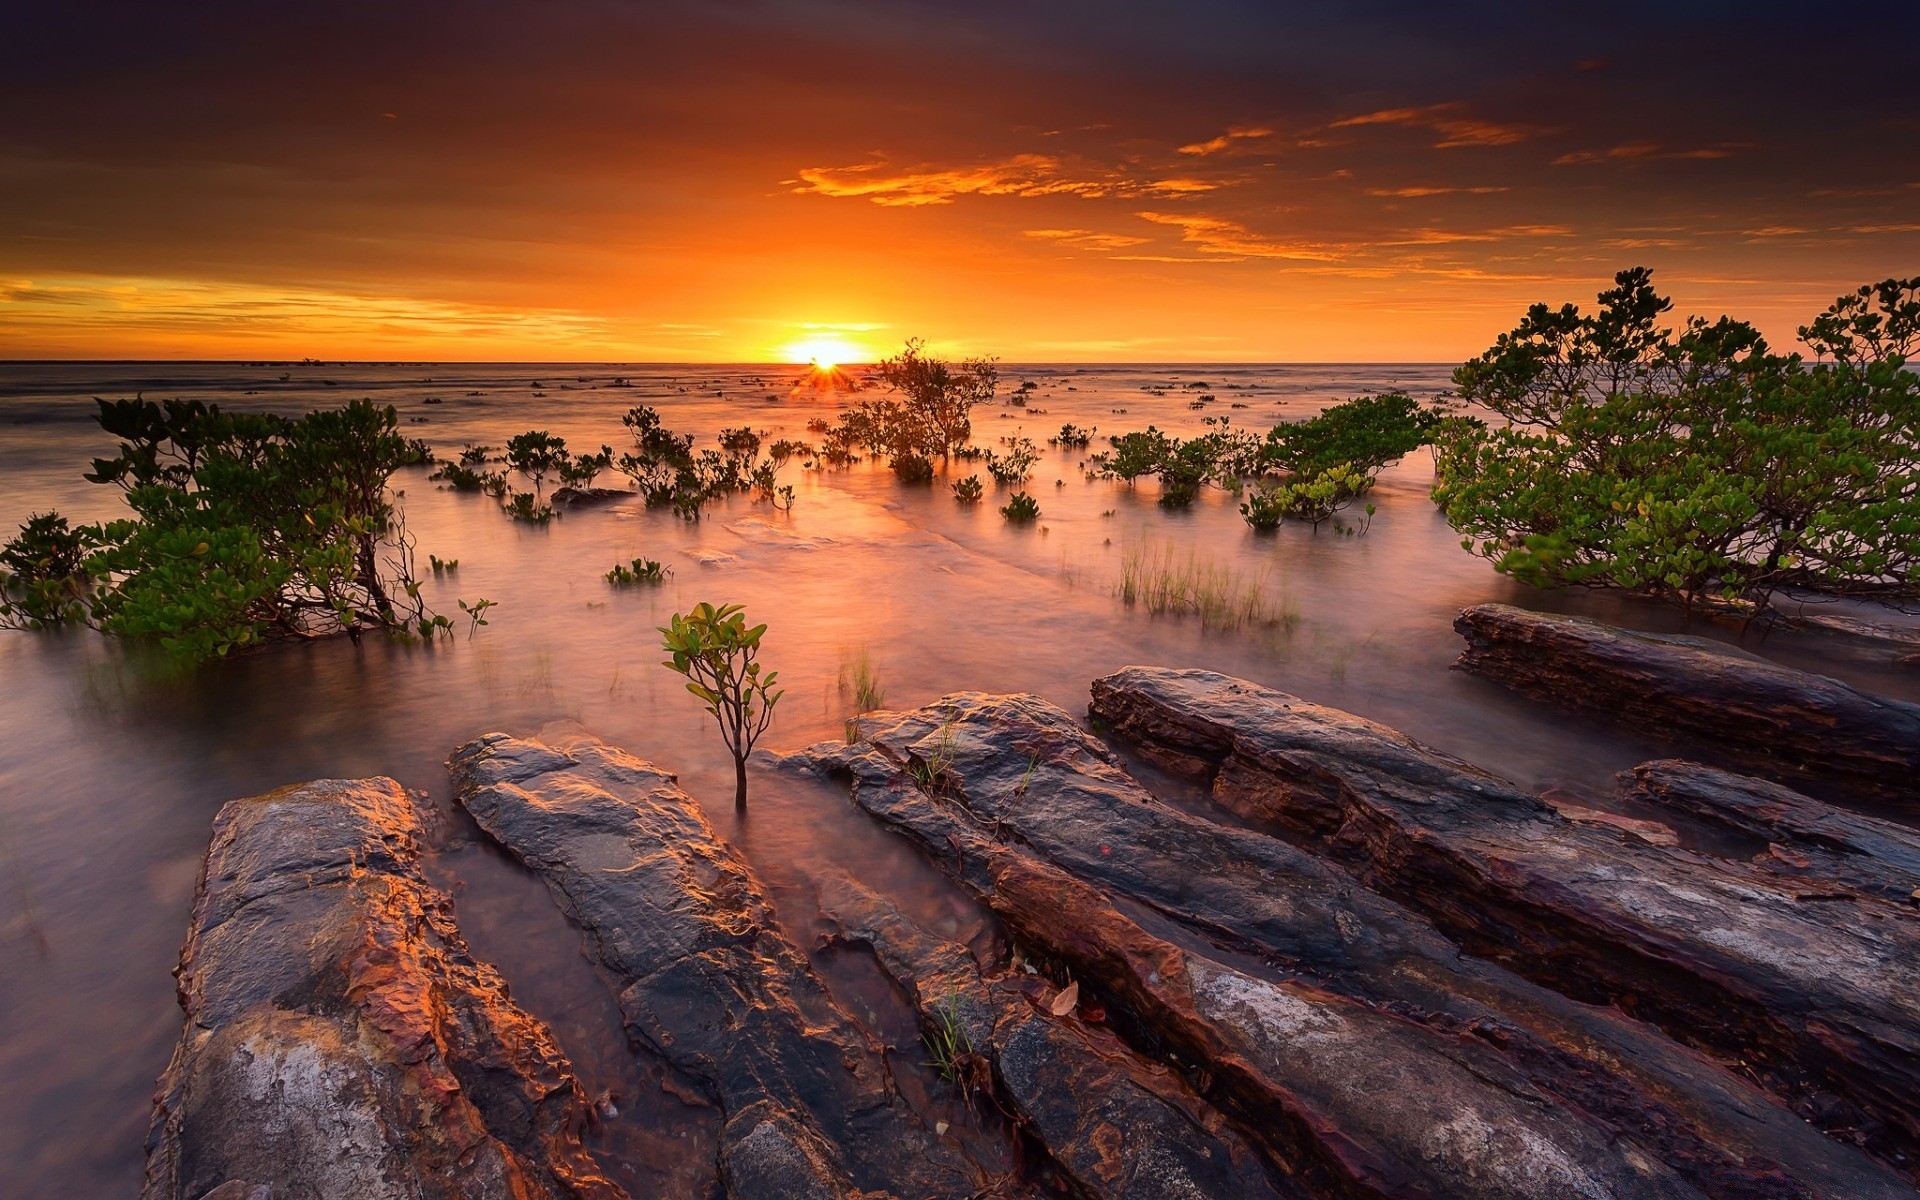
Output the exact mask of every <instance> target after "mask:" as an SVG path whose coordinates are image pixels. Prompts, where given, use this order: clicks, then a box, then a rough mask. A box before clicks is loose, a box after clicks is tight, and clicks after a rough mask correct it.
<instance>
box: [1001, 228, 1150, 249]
mask: <svg viewBox="0 0 1920 1200" xmlns="http://www.w3.org/2000/svg"><path fill="white" fill-rule="evenodd" d="M1020 232H1021V233H1022V234H1023V235H1024V236H1026V237H1030V238H1038V239H1039V240H1041V241H1044V242H1052V243H1054V244H1056V245H1060V246H1070V247H1072V248H1073V249H1075V250H1125V249H1127V248H1128V247H1130V246H1141V245H1145V244H1146V243H1147V242H1148V241H1150V240H1151V239H1149V238H1143V237H1132V236H1129V235H1127V234H1122V233H1096V232H1094V231H1093V230H1091V229H1023V230H1021V231H1020Z"/></svg>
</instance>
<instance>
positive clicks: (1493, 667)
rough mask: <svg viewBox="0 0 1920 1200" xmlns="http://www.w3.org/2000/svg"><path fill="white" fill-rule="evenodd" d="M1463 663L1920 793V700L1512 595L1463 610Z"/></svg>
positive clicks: (1722, 752) (1787, 762)
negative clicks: (1561, 612) (1558, 612)
mask: <svg viewBox="0 0 1920 1200" xmlns="http://www.w3.org/2000/svg"><path fill="white" fill-rule="evenodd" d="M1453 627H1454V628H1455V629H1457V630H1458V631H1459V632H1460V633H1461V635H1462V636H1464V637H1465V638H1466V639H1467V650H1466V653H1464V654H1462V655H1461V656H1460V659H1459V661H1458V662H1457V663H1456V664H1455V665H1456V666H1457V667H1459V668H1460V669H1461V670H1463V671H1470V672H1472V673H1473V674H1476V675H1484V676H1486V677H1487V678H1489V679H1493V680H1496V681H1498V682H1500V683H1502V684H1505V685H1506V686H1508V687H1510V688H1513V689H1514V690H1516V691H1519V692H1522V693H1524V694H1526V695H1528V696H1531V697H1533V698H1535V699H1537V700H1542V701H1545V702H1546V703H1549V704H1553V705H1556V706H1558V707H1561V708H1566V709H1570V710H1573V711H1576V712H1582V713H1590V714H1593V715H1595V716H1599V717H1602V718H1605V719H1607V720H1610V721H1615V722H1619V723H1622V724H1627V725H1631V726H1633V727H1634V728H1635V729H1637V730H1640V731H1647V732H1658V733H1661V734H1666V735H1670V736H1679V737H1684V738H1689V739H1694V740H1697V741H1699V742H1701V743H1703V744H1704V745H1705V746H1707V747H1708V748H1709V749H1710V750H1711V752H1712V753H1713V754H1714V755H1715V756H1716V757H1719V758H1722V759H1725V760H1727V761H1729V762H1733V763H1738V764H1741V765H1744V766H1746V767H1749V768H1751V769H1753V770H1754V771H1756V772H1758V773H1760V774H1762V775H1765V776H1769V777H1773V778H1778V779H1784V780H1806V781H1810V782H1811V783H1812V784H1814V785H1815V786H1817V787H1819V788H1821V789H1823V790H1827V789H1833V790H1841V791H1847V792H1852V793H1855V794H1858V795H1862V796H1871V797H1875V798H1878V799H1882V800H1888V801H1898V802H1903V803H1912V802H1914V801H1920V705H1913V704H1908V703H1905V702H1903V701H1899V700H1891V699H1887V698H1884V697H1879V696H1870V695H1868V694H1866V693H1864V692H1859V691H1855V690H1854V689H1853V688H1850V687H1848V686H1847V685H1846V684H1844V683H1841V682H1840V681H1839V680H1837V679H1829V678H1827V677H1826V676H1824V675H1810V674H1808V673H1806V672H1804V671H1795V670H1792V669H1791V668H1788V667H1783V666H1779V665H1778V664H1775V663H1771V662H1767V661H1765V660H1763V659H1759V658H1756V657H1754V656H1752V655H1748V654H1740V653H1728V652H1726V648H1722V647H1714V648H1712V649H1709V648H1706V646H1704V645H1702V644H1698V643H1695V642H1694V641H1693V639H1682V638H1672V637H1660V636H1656V635H1652V634H1644V633H1635V632H1632V631H1630V630H1625V629H1616V628H1614V627H1613V626H1610V625H1603V624H1601V623H1599V622H1597V621H1589V620H1586V619H1584V618H1580V617H1563V616H1549V615H1546V614H1543V613H1533V612H1527V611H1524V610H1522V609H1518V608H1511V607H1509V606H1507V605H1504V604H1480V605H1475V606H1474V607H1472V608H1467V609H1463V610H1461V613H1460V616H1459V617H1458V618H1457V619H1456V620H1455V621H1454V623H1453Z"/></svg>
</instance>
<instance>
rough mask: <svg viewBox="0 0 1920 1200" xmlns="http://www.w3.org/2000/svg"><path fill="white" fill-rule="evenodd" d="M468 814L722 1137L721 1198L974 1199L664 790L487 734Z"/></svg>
mask: <svg viewBox="0 0 1920 1200" xmlns="http://www.w3.org/2000/svg"><path fill="white" fill-rule="evenodd" d="M450 766H451V769H452V771H453V778H454V783H455V786H456V790H457V793H458V798H459V801H460V803H461V804H462V805H463V806H465V808H466V809H467V811H468V812H470V813H471V814H473V817H474V819H475V820H476V821H478V822H479V824H480V827H481V828H482V829H484V830H486V831H487V833H488V834H490V835H491V836H492V837H493V838H494V839H495V840H496V841H498V842H499V843H500V844H501V845H502V846H504V847H505V848H506V849H507V850H508V851H509V852H510V853H512V854H513V855H514V857H516V858H518V859H519V860H520V861H521V862H523V863H524V864H526V865H527V866H528V867H529V868H530V869H532V870H533V871H534V872H535V873H537V874H538V875H539V876H540V877H541V878H542V879H543V880H545V881H546V883H547V886H548V888H549V890H550V891H551V892H552V893H553V895H554V898H555V899H556V900H557V901H558V902H559V903H560V905H561V906H562V907H563V908H564V909H565V910H566V911H567V913H568V914H569V916H571V917H572V918H573V920H574V921H575V922H576V923H577V924H578V925H579V926H580V927H581V929H582V930H583V931H584V932H585V935H586V941H587V948H588V952H589V954H590V956H591V957H592V958H593V959H594V960H595V961H596V962H597V963H598V964H599V965H600V967H601V968H602V969H603V970H604V971H605V972H606V973H607V974H608V975H609V976H610V977H611V978H612V980H613V982H614V984H615V986H616V987H617V988H618V989H619V995H618V1000H619V1004H620V1011H621V1013H622V1015H623V1016H624V1018H625V1022H626V1027H627V1033H628V1036H629V1037H630V1038H631V1039H632V1040H633V1042H634V1043H635V1045H636V1046H637V1047H640V1048H642V1049H643V1050H644V1052H646V1053H648V1054H650V1055H653V1056H655V1057H657V1058H658V1059H659V1060H661V1061H662V1062H664V1063H666V1064H668V1065H669V1066H670V1067H672V1068H673V1069H674V1070H675V1071H676V1072H677V1073H678V1074H679V1076H680V1077H681V1078H682V1080H683V1081H684V1083H685V1086H686V1088H687V1090H688V1092H689V1094H691V1095H693V1096H695V1097H697V1098H699V1099H701V1100H704V1102H706V1103H709V1104H711V1105H713V1106H714V1107H715V1108H716V1109H717V1110H718V1112H719V1114H720V1117H721V1120H722V1122H723V1124H722V1127H721V1130H720V1136H719V1164H718V1166H719V1174H720V1177H721V1179H722V1181H723V1182H724V1184H725V1185H726V1189H727V1194H728V1195H730V1196H734V1197H739V1198H741V1200H758V1198H760V1197H773V1196H782V1197H785V1196H792V1197H816V1196H817V1197H850V1196H854V1195H856V1194H857V1193H865V1192H880V1193H886V1194H891V1195H896V1196H900V1197H920V1196H934V1195H967V1194H969V1193H971V1192H972V1191H974V1190H975V1189H976V1188H977V1187H978V1186H979V1184H980V1179H979V1172H978V1171H977V1170H976V1169H975V1168H974V1166H973V1164H971V1163H970V1162H968V1161H967V1160H966V1159H965V1158H964V1157H962V1156H961V1155H960V1154H959V1153H958V1152H957V1151H956V1150H954V1149H953V1148H952V1147H951V1146H950V1145H948V1144H946V1143H944V1142H942V1141H940V1140H939V1139H937V1138H936V1137H935V1135H934V1134H933V1133H932V1132H931V1131H930V1130H928V1129H927V1128H925V1126H924V1125H923V1124H922V1122H921V1121H920V1119H919V1118H918V1117H917V1116H916V1114H914V1112H913V1111H912V1110H911V1109H910V1108H909V1107H908V1105H907V1104H906V1102H905V1101H904V1100H903V1099H902V1098H901V1096H900V1095H899V1093H898V1091H897V1090H896V1088H895V1086H894V1083H893V1079H892V1076H891V1075H890V1073H889V1071H888V1068H887V1065H886V1062H885V1059H884V1058H883V1056H882V1055H881V1054H880V1052H879V1051H878V1049H877V1048H876V1047H875V1046H873V1045H872V1044H871V1043H870V1041H869V1040H868V1038H867V1037H866V1035H865V1034H864V1033H863V1032H862V1031H861V1029H860V1028H859V1027H858V1025H856V1024H855V1022H854V1021H853V1019H852V1018H851V1017H850V1016H848V1014H847V1013H845V1012H844V1011H843V1010H842V1009H841V1008H840V1007H839V1006H838V1005H836V1004H835V1003H834V1002H833V1000H832V999H831V998H830V997H829V996H828V994H827V992H826V989H825V987H824V986H823V985H822V983H821V981H820V980H819V978H818V977H817V976H816V975H815V974H814V972H813V969H812V967H811V966H810V965H809V964H808V962H807V959H806V956H805V955H804V954H803V953H802V952H801V951H800V950H799V948H798V947H796V946H795V945H794V944H793V943H792V942H791V941H790V940H789V939H788V938H787V937H786V936H785V935H784V934H782V933H781V932H780V930H779V928H778V927H777V926H776V925H775V923H774V918H773V910H772V906H771V905H770V903H769V902H768V900H767V896H766V892H765V890H764V889H763V888H762V887H761V885H760V882H759V880H758V879H757V878H756V877H755V876H754V874H753V872H752V871H751V870H750V869H749V868H748V866H747V864H746V862H745V860H743V859H742V858H741V857H740V855H739V854H738V853H737V852H736V851H735V850H734V849H733V848H732V847H731V846H729V845H727V844H726V843H725V842H723V841H721V840H720V838H719V836H718V835H717V834H715V832H714V830H713V827H712V826H711V825H709V824H708V823H707V821H706V818H705V817H704V816H702V815H701V812H700V809H699V807H698V805H697V804H695V802H694V800H693V798H692V797H690V796H688V795H687V794H686V793H685V792H683V791H681V790H680V788H679V787H678V786H676V784H675V782H674V777H673V776H672V775H669V774H667V773H666V772H664V771H661V770H659V769H657V768H655V767H654V766H652V765H651V764H649V763H646V762H644V761H642V760H640V759H637V758H633V757H632V756H630V755H627V754H624V753H622V752H621V751H619V750H617V749H615V748H613V747H610V746H607V745H606V744H604V743H602V742H600V741H598V740H596V739H594V738H591V737H587V736H585V735H577V736H574V737H572V738H567V739H558V740H555V741H553V742H552V743H550V744H549V743H545V742H540V741H523V740H519V739H515V738H511V737H508V736H506V735H505V734H488V735H487V736H485V737H482V738H480V739H479V740H477V741H474V742H471V743H469V744H468V745H466V746H464V747H462V748H461V749H460V750H459V751H457V752H456V753H455V754H454V756H453V759H452V760H451V763H450Z"/></svg>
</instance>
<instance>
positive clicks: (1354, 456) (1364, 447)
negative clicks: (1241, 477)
mask: <svg viewBox="0 0 1920 1200" xmlns="http://www.w3.org/2000/svg"><path fill="white" fill-rule="evenodd" d="M1439 423H1440V414H1439V413H1438V412H1436V411H1434V410H1432V409H1428V408H1422V407H1421V406H1420V405H1419V403H1417V402H1416V401H1414V400H1413V399H1412V398H1410V397H1408V396H1406V395H1403V394H1402V393H1400V392H1387V393H1385V394H1383V395H1379V396H1362V397H1360V398H1359V399H1357V400H1349V401H1347V402H1346V403H1344V404H1336V405H1334V406H1333V407H1331V408H1329V409H1327V410H1326V411H1324V412H1322V413H1321V414H1320V415H1319V416H1316V417H1313V418H1311V419H1309V420H1305V421H1297V422H1294V423H1292V424H1288V425H1276V426H1274V428H1273V429H1272V430H1270V431H1268V433H1267V440H1266V445H1265V446H1264V447H1263V452H1262V460H1263V463H1264V464H1265V465H1266V466H1269V467H1271V468H1274V469H1277V470H1280V471H1283V472H1285V473H1286V474H1288V475H1293V476H1296V477H1306V478H1312V477H1314V476H1317V475H1321V474H1323V473H1324V472H1326V471H1328V470H1331V469H1332V468H1333V467H1336V466H1339V465H1341V464H1343V463H1344V464H1346V465H1347V466H1349V467H1352V468H1353V469H1354V470H1355V471H1357V472H1359V473H1360V474H1362V475H1366V476H1372V475H1374V474H1376V473H1377V472H1378V471H1379V470H1380V469H1381V468H1382V467H1385V466H1387V465H1388V464H1389V463H1392V462H1394V461H1396V460H1398V459H1400V458H1404V457H1405V456H1406V455H1408V454H1410V453H1412V452H1413V451H1414V450H1415V449H1417V448H1419V447H1420V446H1424V445H1426V444H1427V443H1428V442H1429V441H1431V440H1432V438H1433V432H1434V429H1435V427H1437V426H1438V425H1439Z"/></svg>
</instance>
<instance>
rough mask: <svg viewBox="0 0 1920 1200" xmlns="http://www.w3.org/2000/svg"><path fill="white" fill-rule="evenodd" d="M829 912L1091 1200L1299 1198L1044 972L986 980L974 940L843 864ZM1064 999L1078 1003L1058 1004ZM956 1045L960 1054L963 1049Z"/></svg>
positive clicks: (1217, 1118) (1183, 1089) (1207, 1109)
mask: <svg viewBox="0 0 1920 1200" xmlns="http://www.w3.org/2000/svg"><path fill="white" fill-rule="evenodd" d="M817 887H818V891H819V895H820V904H821V909H822V911H823V912H824V914H825V915H826V916H827V918H828V919H829V920H831V921H832V922H833V923H834V924H835V926H836V927H837V929H838V930H839V936H840V937H841V938H842V939H844V940H847V941H852V942H857V943H861V944H864V945H866V946H867V947H869V948H870V949H871V950H872V951H873V954H874V956H875V957H876V958H877V959H878V960H879V962H880V964H881V967H882V969H883V970H884V971H885V972H886V973H887V975H888V976H889V977H890V978H891V979H892V980H893V981H894V982H895V983H896V984H897V985H898V986H899V987H900V988H901V989H902V990H903V991H904V992H906V993H907V994H908V995H909V996H910V997H911V998H912V1000H913V1002H914V1005H915V1007H916V1008H917V1009H918V1011H919V1013H920V1018H921V1021H922V1024H923V1025H924V1026H925V1028H926V1029H927V1033H928V1037H929V1038H930V1039H933V1041H934V1043H935V1044H940V1045H945V1046H947V1047H949V1048H950V1049H949V1051H948V1052H947V1053H948V1055H949V1057H950V1059H951V1060H952V1061H950V1062H948V1063H946V1064H944V1065H945V1068H946V1070H947V1073H949V1074H951V1075H953V1076H954V1077H955V1079H954V1082H955V1083H956V1085H958V1086H961V1087H963V1088H966V1089H968V1090H969V1091H970V1092H972V1093H975V1096H976V1103H992V1104H995V1105H997V1106H999V1107H1001V1108H1002V1109H1004V1110H1006V1111H1007V1112H1008V1114H1009V1115H1010V1116H1012V1117H1013V1118H1014V1120H1015V1121H1016V1122H1017V1123H1018V1124H1019V1126H1020V1127H1021V1128H1022V1129H1023V1130H1024V1131H1025V1132H1026V1133H1027V1134H1028V1136H1030V1137H1031V1138H1032V1139H1033V1140H1034V1141H1035V1142H1037V1143H1039V1145H1040V1146H1041V1147H1042V1149H1043V1150H1044V1151H1045V1152H1046V1154H1047V1156H1048V1157H1049V1159H1050V1160H1051V1161H1052V1163H1053V1164H1054V1166H1055V1169H1056V1170H1057V1172H1058V1173H1059V1174H1061V1175H1063V1176H1065V1177H1066V1179H1067V1180H1068V1181H1070V1186H1071V1187H1072V1188H1073V1189H1074V1191H1075V1193H1076V1194H1077V1195H1082V1196H1085V1197H1087V1198H1088V1200H1190V1198H1193V1197H1207V1198H1208V1200H1296V1198H1299V1197H1302V1196H1304V1195H1305V1193H1303V1192H1301V1191H1299V1190H1297V1189H1295V1188H1293V1187H1283V1186H1282V1185H1281V1184H1279V1183H1277V1182H1276V1181H1275V1179H1274V1178H1273V1177H1271V1176H1270V1175H1269V1173H1268V1171H1267V1169H1266V1167H1265V1166H1264V1165H1263V1164H1262V1161H1261V1159H1260V1157H1259V1155H1258V1154H1257V1152H1256V1151H1255V1150H1254V1148H1253V1147H1252V1145H1251V1144H1250V1143H1249V1142H1248V1140H1247V1139H1246V1138H1245V1137H1243V1136H1242V1135H1241V1134H1239V1133H1238V1132H1237V1131H1236V1130H1234V1129H1233V1128H1232V1127H1231V1126H1230V1125H1229V1124H1228V1122H1227V1119H1226V1118H1225V1117H1224V1116H1223V1115H1222V1114H1221V1113H1219V1112H1218V1111H1217V1110H1215V1109H1214V1108H1212V1107H1211V1106H1210V1105H1208V1104H1207V1103H1206V1102H1205V1101H1204V1100H1202V1099H1201V1098H1200V1097H1199V1096H1198V1095H1197V1094H1196V1093H1195V1092H1194V1091H1193V1089H1192V1088H1191V1087H1189V1086H1188V1084H1187V1083H1186V1081H1185V1080H1183V1079H1182V1078H1181V1077H1180V1076H1179V1075H1177V1074H1175V1073H1174V1072H1172V1071H1170V1070H1169V1069H1167V1068H1166V1067H1165V1066H1163V1065H1161V1064H1159V1063H1155V1062H1153V1061H1152V1060H1150V1059H1148V1058H1147V1057H1146V1056H1144V1055H1141V1054H1139V1053H1137V1052H1136V1051H1134V1050H1133V1049H1132V1048H1131V1047H1129V1046H1128V1045H1127V1044H1126V1043H1124V1042H1122V1041H1121V1040H1120V1039H1119V1038H1118V1037H1116V1036H1115V1035H1114V1034H1113V1033H1112V1032H1110V1031H1108V1030H1107V1029H1105V1028H1103V1027H1101V1026H1098V1025H1094V1024H1090V1023H1088V1022H1087V1021H1085V1020H1083V1019H1081V1016H1080V1015H1079V1012H1078V1010H1077V1008H1076V1007H1075V1006H1072V1005H1070V1004H1067V1003H1066V1002H1064V1001H1062V999H1061V995H1060V993H1059V992H1058V991H1056V989H1054V988H1053V987H1052V986H1051V985H1049V984H1048V983H1047V982H1046V981H1045V980H1043V979H1041V978H1040V977H1038V976H1034V975H1026V974H1022V973H1020V972H1018V971H1014V970H1009V969H1007V968H1006V967H1005V965H1003V966H1002V968H1001V969H1000V970H999V972H998V973H997V974H996V975H994V976H993V977H992V978H988V977H987V976H984V975H983V974H982V973H981V971H980V969H979V967H978V965H977V964H976V963H975V961H974V959H973V955H972V953H971V952H970V951H968V950H967V948H966V947H964V946H961V945H959V944H957V943H954V942H949V941H946V940H945V939H942V938H938V937H935V936H933V935H932V934H929V933H927V932H926V931H925V930H923V929H921V928H920V927H919V926H917V925H915V924H914V923H913V922H912V921H910V920H909V919H908V918H907V917H906V916H905V915H904V914H902V913H901V912H900V910H899V909H898V908H897V907H895V906H894V905H893V903H892V902H891V901H889V900H887V899H886V898H885V897H883V896H880V895H879V894H877V893H875V892H873V891H871V890H870V889H868V888H866V887H865V886H863V885H862V884H860V883H859V882H857V881H856V880H854V879H853V878H852V877H851V876H849V875H846V874H844V873H828V874H825V875H823V876H821V877H820V878H819V879H818V880H817ZM1054 1004H1062V1005H1063V1007H1065V1008H1066V1009H1067V1011H1064V1012H1061V1013H1055V1012H1053V1011H1052V1006H1053V1005H1054ZM955 1050H957V1053H955V1052H954V1051H955Z"/></svg>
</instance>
